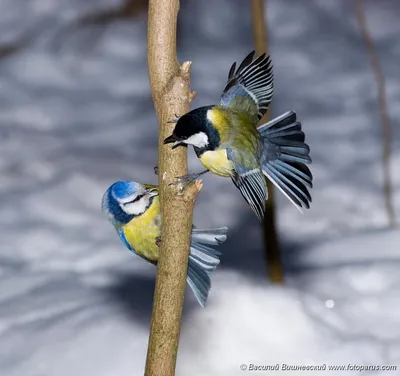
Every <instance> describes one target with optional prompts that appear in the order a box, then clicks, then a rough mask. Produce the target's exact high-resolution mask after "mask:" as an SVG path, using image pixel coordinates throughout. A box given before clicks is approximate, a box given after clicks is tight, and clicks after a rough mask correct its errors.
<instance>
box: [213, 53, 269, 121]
mask: <svg viewBox="0 0 400 376" xmlns="http://www.w3.org/2000/svg"><path fill="white" fill-rule="evenodd" d="M253 57H254V51H253V52H251V53H250V54H249V55H248V56H247V57H246V58H245V59H244V60H243V62H242V63H241V64H240V66H239V68H238V69H237V71H236V72H235V68H236V63H233V65H232V67H231V69H230V71H229V75H228V83H227V85H226V87H225V89H224V91H223V94H222V97H221V99H220V102H219V104H220V105H221V106H225V107H231V108H235V109H237V110H240V111H246V112H248V113H249V114H250V116H252V117H254V118H255V121H257V120H260V119H261V118H262V116H263V115H264V114H265V113H266V112H267V110H268V106H269V104H270V102H271V99H272V95H273V92H274V85H273V78H274V77H273V73H272V63H271V60H270V58H269V56H267V55H266V54H265V53H264V54H262V55H260V56H259V57H257V58H256V59H255V60H253Z"/></svg>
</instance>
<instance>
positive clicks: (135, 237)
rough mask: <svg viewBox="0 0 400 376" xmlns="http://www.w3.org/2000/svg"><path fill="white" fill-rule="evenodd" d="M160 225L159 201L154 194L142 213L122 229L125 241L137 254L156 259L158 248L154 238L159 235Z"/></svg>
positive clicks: (152, 259)
mask: <svg viewBox="0 0 400 376" xmlns="http://www.w3.org/2000/svg"><path fill="white" fill-rule="evenodd" d="M160 226H161V217H160V201H159V198H158V196H156V197H154V198H153V202H152V203H151V205H150V206H149V207H148V208H147V210H146V211H145V212H144V213H143V214H141V215H140V216H137V217H135V218H133V219H132V220H131V221H130V222H129V223H127V224H126V225H124V226H123V227H122V229H123V231H124V235H125V238H126V240H127V242H128V243H129V244H130V245H131V247H132V248H133V249H134V251H135V252H136V253H137V254H138V255H139V256H143V257H144V258H146V259H149V260H151V261H157V260H158V255H159V253H158V252H159V248H158V246H157V244H156V238H157V237H158V236H160Z"/></svg>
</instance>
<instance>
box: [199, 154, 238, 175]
mask: <svg viewBox="0 0 400 376" xmlns="http://www.w3.org/2000/svg"><path fill="white" fill-rule="evenodd" d="M200 162H201V163H202V164H203V166H204V167H205V168H207V169H208V170H210V171H211V172H212V173H214V174H216V175H220V176H226V177H227V176H231V175H232V171H233V166H232V161H230V160H229V159H228V156H227V154H226V149H217V150H210V151H205V152H204V153H203V154H202V155H201V156H200Z"/></svg>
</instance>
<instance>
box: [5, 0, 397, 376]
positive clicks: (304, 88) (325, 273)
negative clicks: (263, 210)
mask: <svg viewBox="0 0 400 376" xmlns="http://www.w3.org/2000/svg"><path fill="white" fill-rule="evenodd" d="M119 3H121V0H102V1H98V0H96V1H95V0H90V1H88V0H86V1H84V2H82V1H66V0H52V1H46V0H29V1H28V0H25V1H23V0H19V1H11V0H3V1H1V2H0V15H1V16H0V45H1V44H4V45H6V44H12V43H13V42H15V41H22V46H21V48H20V49H17V50H16V51H15V52H14V53H12V54H9V55H6V56H5V57H3V58H2V59H0V174H1V179H0V199H1V215H0V236H1V247H0V375H1V376H3V375H4V376H67V375H68V376H70V375H82V376H94V375H96V376H110V375H111V376H114V375H115V376H117V375H118V376H125V375H126V376H128V375H129V376H131V375H135V376H136V375H141V374H142V373H143V367H144V362H145V356H146V350H147V335H148V329H149V322H150V314H151V304H152V294H153V288H154V276H155V270H154V268H153V267H152V266H151V265H147V264H146V263H145V262H144V261H142V260H140V259H138V258H135V257H134V256H133V255H132V254H130V253H129V252H128V251H126V250H125V249H124V248H123V246H122V245H121V244H120V242H119V240H118V239H117V237H116V235H115V232H114V230H113V229H112V228H111V226H110V225H109V224H108V223H107V221H106V220H105V218H103V216H102V215H101V213H100V208H99V206H100V200H101V196H102V194H103V192H104V191H105V189H106V188H107V187H108V186H109V185H110V184H111V183H112V182H114V181H116V180H120V179H133V180H138V181H141V182H147V183H155V182H156V176H155V175H154V173H153V166H154V165H155V164H156V162H157V149H156V147H157V135H156V132H157V122H156V117H155V114H154V111H153V107H152V106H153V105H152V101H151V97H150V91H149V86H148V79H147V67H146V17H145V15H144V16H143V17H138V18H136V19H135V20H134V21H118V22H115V23H111V24H109V25H108V26H107V28H105V27H103V26H98V25H91V26H90V25H89V26H86V27H82V28H78V27H71V28H68V32H67V33H66V34H63V33H60V31H59V30H60V29H59V28H60V27H61V26H62V25H64V26H67V25H71V22H72V21H73V20H75V19H77V17H80V16H82V15H85V14H88V12H92V11H93V10H101V9H107V8H109V7H115V6H117V5H118V4H119ZM211 3H212V6H211V5H210V4H211ZM365 4H366V9H367V16H368V23H369V26H370V30H371V33H372V35H373V37H374V38H375V41H376V43H377V48H378V52H379V55H380V59H381V62H382V66H383V69H384V73H385V77H386V79H387V95H388V105H389V113H390V117H391V122H392V125H393V128H394V141H393V152H394V155H393V163H392V174H393V179H394V191H395V199H396V200H395V205H396V211H397V215H398V216H400V171H399V169H398V168H397V166H398V164H399V163H400V133H399V132H400V131H399V129H400V127H399V125H400V123H399V120H398V119H399V118H400V105H399V104H398V103H399V99H400V75H399V73H398V72H399V70H398V66H399V58H400V38H399V35H400V23H399V22H398V17H399V16H400V4H399V3H398V1H396V0H380V1H379V2H376V1H375V2H374V1H372V0H369V1H365ZM268 7H269V8H268V9H269V14H268V21H269V34H270V49H271V55H272V58H273V62H274V66H275V83H276V84H275V88H276V94H275V97H274V100H273V113H274V114H275V115H278V114H279V113H281V112H284V111H286V110H289V109H293V110H295V111H297V113H298V117H299V118H300V119H301V120H302V122H303V126H304V130H305V132H306V134H307V139H308V142H309V144H310V147H311V148H312V157H313V165H312V171H313V173H314V177H315V188H314V189H313V192H312V193H313V205H312V209H311V210H310V211H308V212H306V213H305V215H301V214H300V213H298V212H297V211H296V210H295V209H294V208H293V207H292V206H291V205H290V204H289V203H288V202H286V200H285V198H284V197H282V196H281V195H279V196H278V208H279V210H278V220H279V229H280V235H281V241H282V246H283V248H284V251H285V265H286V271H287V278H288V283H287V285H286V286H285V287H274V286H271V285H269V283H268V281H267V279H266V270H265V264H264V259H263V250H262V234H261V232H260V228H259V225H258V222H257V218H256V217H255V216H254V215H253V213H252V212H251V210H250V209H249V208H248V206H247V205H246V203H245V202H244V200H243V199H242V198H241V196H240V193H239V192H238V191H237V190H236V189H235V187H234V186H233V185H232V184H231V182H230V181H229V180H227V179H222V178H218V177H216V176H212V175H210V176H205V177H204V183H205V184H204V189H203V191H202V193H201V196H200V198H199V201H198V205H197V206H196V212H195V222H196V225H197V226H199V227H200V226H209V225H215V226H221V225H228V226H229V227H230V233H229V237H228V241H227V242H226V244H224V245H223V247H222V249H223V252H224V255H223V258H222V263H221V265H220V267H219V268H218V270H217V271H216V273H215V276H214V278H213V289H212V291H211V295H210V299H209V302H208V305H207V308H206V309H201V308H200V307H198V306H197V304H196V302H195V299H194V297H193V296H192V294H191V293H190V292H189V291H188V294H187V299H186V302H185V310H184V322H183V328H182V336H181V346H180V352H179V357H178V366H177V375H179V376H186V375H191V376H209V375H218V376H235V375H244V374H246V372H243V371H241V370H240V365H241V364H246V365H249V364H250V363H254V364H255V365H276V364H277V363H285V364H288V365H311V364H316V365H323V364H326V365H327V366H328V365H345V366H347V365H348V364H351V365H389V364H390V365H398V366H399V367H400V329H399V328H400V308H399V307H400V287H399V286H400V277H399V273H398V268H399V266H400V252H399V251H400V246H399V244H400V234H399V232H398V229H397V230H388V229H386V227H387V222H388V220H387V215H386V212H385V208H384V200H383V194H382V169H381V160H380V156H381V128H380V119H379V111H378V108H377V101H376V86H375V82H374V80H373V76H372V72H371V69H370V62H369V58H368V55H367V53H366V50H365V46H364V44H363V43H362V39H361V36H360V33H359V28H358V24H357V22H356V18H355V9H354V3H353V2H352V1H348V0H335V1H334V0H309V1H307V2H306V1H297V0H269V1H268ZM249 8H250V7H249V4H248V2H246V1H232V0H219V1H218V2H216V1H211V0H209V1H200V0H197V1H196V0H187V1H182V4H181V13H180V17H181V25H180V28H179V34H180V35H179V46H178V53H179V57H180V59H181V61H183V60H184V59H190V60H193V62H194V64H193V82H192V87H193V89H195V90H196V91H197V92H198V95H197V98H196V100H195V102H194V104H193V106H199V105H204V104H210V103H213V102H215V101H216V100H217V99H218V98H219V95H220V92H221V90H222V88H223V86H224V84H225V79H226V77H227V73H228V70H229V67H230V65H231V63H232V62H233V61H239V60H241V59H242V58H243V57H244V56H245V55H246V54H247V53H248V52H249V51H250V50H251V49H252V48H253V45H252V34H251V24H250V9H249ZM60 35H61V37H60ZM55 41H56V42H55ZM190 164H191V169H193V170H197V169H199V167H200V165H199V162H198V161H197V160H196V159H195V158H194V156H193V153H191V158H190ZM260 373H266V374H270V375H279V374H282V373H283V372H280V371H269V372H267V371H265V372H261V371H260ZM304 373H306V372H305V371H303V372H301V371H293V372H292V374H294V375H300V374H304ZM313 374H318V375H319V374H321V375H322V374H323V372H322V371H320V373H318V372H316V371H314V372H313ZM338 374H340V375H352V374H356V372H355V371H351V370H348V369H346V370H344V371H342V372H339V373H338ZM364 374H366V375H367V374H374V375H392V374H393V375H400V368H399V369H398V370H397V371H386V372H375V373H371V372H370V373H368V372H365V373H364Z"/></svg>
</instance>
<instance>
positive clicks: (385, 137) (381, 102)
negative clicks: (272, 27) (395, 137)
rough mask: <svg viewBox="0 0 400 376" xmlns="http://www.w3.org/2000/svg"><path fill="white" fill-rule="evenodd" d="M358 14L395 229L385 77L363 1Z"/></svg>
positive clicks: (389, 212)
mask: <svg viewBox="0 0 400 376" xmlns="http://www.w3.org/2000/svg"><path fill="white" fill-rule="evenodd" d="M356 13H357V19H358V23H359V25H360V29H361V33H362V37H363V39H364V43H365V45H366V47H367V51H368V54H369V57H370V60H371V67H372V71H373V74H374V77H375V81H376V86H377V90H378V106H379V115H380V117H381V125H382V141H383V148H382V168H383V189H384V196H385V205H386V212H387V215H388V219H389V225H390V226H391V227H394V226H395V225H396V212H395V209H394V203H393V189H392V179H391V175H390V154H391V142H392V127H391V125H390V120H389V115H388V110H387V101H386V84H385V76H384V75H383V72H382V69H381V65H380V64H379V58H378V54H377V52H376V49H375V46H374V42H373V41H372V38H371V35H370V34H369V32H368V27H367V21H366V19H365V12H364V7H363V2H362V0H356Z"/></svg>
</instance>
